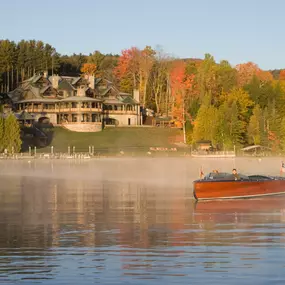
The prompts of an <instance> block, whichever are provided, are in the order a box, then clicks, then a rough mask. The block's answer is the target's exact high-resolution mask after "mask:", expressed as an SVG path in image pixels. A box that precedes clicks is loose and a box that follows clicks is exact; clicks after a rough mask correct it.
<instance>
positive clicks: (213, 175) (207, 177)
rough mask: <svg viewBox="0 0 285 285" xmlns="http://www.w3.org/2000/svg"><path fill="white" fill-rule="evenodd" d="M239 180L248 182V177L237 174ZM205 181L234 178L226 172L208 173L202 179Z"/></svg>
mask: <svg viewBox="0 0 285 285" xmlns="http://www.w3.org/2000/svg"><path fill="white" fill-rule="evenodd" d="M238 176H239V179H240V180H249V177H248V176H246V175H244V174H238ZM204 179H205V180H235V176H234V175H233V174H231V173H227V172H220V173H215V172H210V173H208V174H207V175H205V177H204Z"/></svg>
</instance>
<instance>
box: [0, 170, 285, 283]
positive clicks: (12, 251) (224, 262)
mask: <svg viewBox="0 0 285 285" xmlns="http://www.w3.org/2000/svg"><path fill="white" fill-rule="evenodd" d="M105 178H106V177H105ZM105 178H104V179H103V178H102V179H101V180H99V179H95V180H86V179H79V178H77V179H73V180H70V179H66V178H61V179H58V178H54V177H49V178H43V177H32V176H27V175H25V176H24V175H17V176H16V175H13V176H11V175H4V176H3V175H2V176H0V181H1V183H0V283H3V284H34V283H37V284H96V283H98V284H162V283H165V284H191V283H192V284H205V283H206V282H210V283H211V284H285V268H284V267H285V248H284V246H285V199H284V198H282V197H276V198H266V199H260V200H245V201H242V202H240V201H231V202H207V203H198V204H195V203H194V201H193V200H192V190H191V189H190V188H188V187H177V188H173V187H166V186H163V187H152V186H150V185H145V184H143V183H135V182H131V183H128V182H122V181H121V182H120V183H112V182H110V181H109V182H108V179H105Z"/></svg>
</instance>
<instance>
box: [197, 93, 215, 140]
mask: <svg viewBox="0 0 285 285" xmlns="http://www.w3.org/2000/svg"><path fill="white" fill-rule="evenodd" d="M210 101H211V96H210V95H206V96H205V98H204V100H203V103H202V105H201V107H200V109H199V111H198V114H197V118H196V121H195V125H194V129H193V143H195V142H196V141H198V140H211V141H212V143H213V144H216V143H217V134H218V125H219V124H218V120H219V114H218V110H217V109H216V108H215V107H214V106H213V105H211V104H210Z"/></svg>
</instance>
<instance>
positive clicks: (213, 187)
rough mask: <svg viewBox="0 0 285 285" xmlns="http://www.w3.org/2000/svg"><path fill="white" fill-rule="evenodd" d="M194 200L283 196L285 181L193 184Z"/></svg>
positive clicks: (196, 182) (199, 182)
mask: <svg viewBox="0 0 285 285" xmlns="http://www.w3.org/2000/svg"><path fill="white" fill-rule="evenodd" d="M193 186H194V189H193V194H194V197H195V199H196V200H213V199H238V198H255V197H262V196H269V195H280V194H285V180H283V179H280V180H267V181H203V180H196V181H194V182H193Z"/></svg>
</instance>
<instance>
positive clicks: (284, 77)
mask: <svg viewBox="0 0 285 285" xmlns="http://www.w3.org/2000/svg"><path fill="white" fill-rule="evenodd" d="M279 80H285V69H282V70H281V71H280V74H279Z"/></svg>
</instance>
